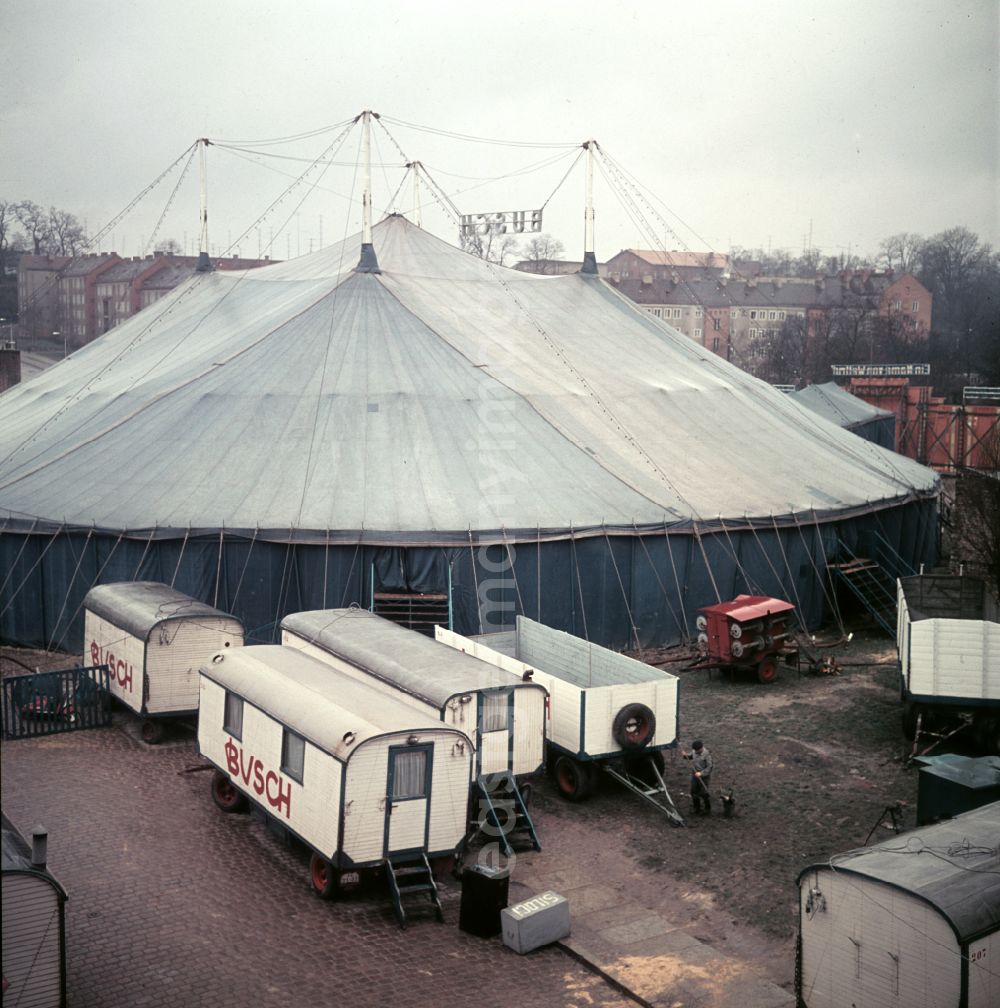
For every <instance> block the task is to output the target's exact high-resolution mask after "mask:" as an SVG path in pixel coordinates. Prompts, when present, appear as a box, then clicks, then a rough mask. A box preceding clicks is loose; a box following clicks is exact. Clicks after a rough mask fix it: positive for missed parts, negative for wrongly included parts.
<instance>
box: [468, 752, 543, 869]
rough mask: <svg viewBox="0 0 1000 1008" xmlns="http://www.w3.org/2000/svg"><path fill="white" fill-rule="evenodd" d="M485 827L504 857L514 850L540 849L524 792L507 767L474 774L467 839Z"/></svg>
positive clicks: (481, 831) (473, 836)
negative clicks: (496, 771)
mask: <svg viewBox="0 0 1000 1008" xmlns="http://www.w3.org/2000/svg"><path fill="white" fill-rule="evenodd" d="M487 827H489V831H488V835H489V836H490V837H491V838H495V839H496V840H498V841H499V843H500V847H501V849H502V850H503V853H504V854H506V855H507V857H510V856H511V855H512V854H513V853H514V852H515V851H524V850H536V851H540V850H541V849H542V845H541V843H540V842H539V840H538V833H537V832H536V831H535V824H534V823H533V822H532V821H531V816H530V815H529V814H528V805H527V802H526V801H525V798H524V794H522V792H521V789H520V788H518V786H517V780H516V779H515V778H514V775H513V774H512V773H511V772H510V771H505V772H503V773H493V774H480V775H479V776H478V777H477V778H476V786H475V788H474V789H473V808H472V815H471V816H470V821H469V830H470V834H469V839H470V840H472V839H474V838H475V837H476V836H478V835H479V834H481V833H485V832H487Z"/></svg>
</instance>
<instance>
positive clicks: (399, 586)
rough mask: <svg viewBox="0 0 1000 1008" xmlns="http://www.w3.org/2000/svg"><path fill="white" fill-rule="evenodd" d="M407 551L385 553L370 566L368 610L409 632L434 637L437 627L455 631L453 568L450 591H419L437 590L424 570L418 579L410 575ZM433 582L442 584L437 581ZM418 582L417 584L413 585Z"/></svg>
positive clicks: (449, 574) (448, 587)
mask: <svg viewBox="0 0 1000 1008" xmlns="http://www.w3.org/2000/svg"><path fill="white" fill-rule="evenodd" d="M407 568H408V565H407V551H406V550H397V549H392V550H383V551H382V553H381V554H380V556H379V558H378V559H377V561H376V562H374V563H372V565H371V582H370V584H371V596H370V598H369V605H368V609H369V610H370V611H371V612H373V613H375V614H376V615H378V616H383V617H385V618H386V619H388V620H392V622H393V623H398V624H399V625H400V626H402V627H406V629H407V630H417V631H419V632H420V633H423V634H427V636H429V637H433V636H434V627H436V626H445V627H447V628H448V629H449V630H453V629H454V608H453V605H452V585H451V565H450V564H449V565H448V567H447V577H448V583H447V590H446V591H444V592H441V591H426V590H424V591H420V590H418V586H419V587H421V588H430V587H436V585H434V584H433V581H432V583H431V584H425V583H423V582H425V581H427V580H428V579H429V578H428V573H429V572H428V571H426V570H425V571H421V572H420V576H419V577H417V576H415V575H413V574H409V573H408V570H407ZM433 580H435V581H437V583H438V584H440V580H439V579H438V578H434V579H433ZM414 581H416V582H417V584H414V583H413V582H414Z"/></svg>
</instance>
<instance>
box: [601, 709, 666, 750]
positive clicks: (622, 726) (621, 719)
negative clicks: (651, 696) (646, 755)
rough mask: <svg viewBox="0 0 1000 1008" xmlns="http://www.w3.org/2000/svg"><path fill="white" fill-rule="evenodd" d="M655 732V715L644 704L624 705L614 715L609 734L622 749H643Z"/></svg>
mask: <svg viewBox="0 0 1000 1008" xmlns="http://www.w3.org/2000/svg"><path fill="white" fill-rule="evenodd" d="M655 732H656V715H655V714H654V713H653V712H652V711H651V710H650V709H649V708H648V707H647V706H646V705H645V704H644V703H630V704H626V705H625V706H624V707H622V709H621V710H620V711H619V712H618V713H617V714H616V715H615V720H614V722H613V723H612V725H611V734H612V736H613V738H614V740H615V741H616V742H617V743H618V744H619V745H620V746H621V747H622V749H625V750H628V751H630V752H634V751H635V750H636V749H644V748H645V747H646V746H648V745H649V743H650V742H651V741H652V739H653V735H654V733H655Z"/></svg>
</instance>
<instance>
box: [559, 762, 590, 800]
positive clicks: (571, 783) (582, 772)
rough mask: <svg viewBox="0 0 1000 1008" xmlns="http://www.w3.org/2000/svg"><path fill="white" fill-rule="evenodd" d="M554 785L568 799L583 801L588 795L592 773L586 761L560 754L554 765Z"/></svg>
mask: <svg viewBox="0 0 1000 1008" xmlns="http://www.w3.org/2000/svg"><path fill="white" fill-rule="evenodd" d="M555 776H556V786H557V787H558V788H559V793H560V794H561V795H562V796H563V797H564V798H566V799H568V800H569V801H583V800H584V798H586V797H588V796H589V795H590V791H591V787H592V785H593V773H592V771H591V769H590V767H589V766H588V765H587V764H586V763H581V762H580V761H579V760H575V759H573V757H572V756H560V757H559V758H558V759H557V760H556V765H555Z"/></svg>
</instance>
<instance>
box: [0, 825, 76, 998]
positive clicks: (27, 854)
mask: <svg viewBox="0 0 1000 1008" xmlns="http://www.w3.org/2000/svg"><path fill="white" fill-rule="evenodd" d="M42 836H44V834H42ZM39 839H41V838H39ZM45 842H46V841H45V840H41V845H38V844H36V842H35V838H34V837H33V838H32V845H33V846H31V847H29V846H28V844H27V842H26V841H25V839H24V837H22V836H21V834H20V833H19V832H18V831H17V829H15V827H14V825H13V823H11V821H10V820H9V819H8V818H7V817H6V816H0V903H2V905H3V914H2V916H0V931H2V945H3V1003H4V1004H5V1005H24V1006H25V1008H47V1006H51V1008H61V1006H62V1005H65V1004H66V899H67V896H66V890H65V889H63V887H62V886H61V885H60V884H59V883H58V882H57V881H56V879H55V878H54V877H53V876H52V874H51V873H50V872H49V871H48V870H47V869H46V867H45V863H44V862H45V855H44V853H41V849H42V847H44V845H45Z"/></svg>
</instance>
